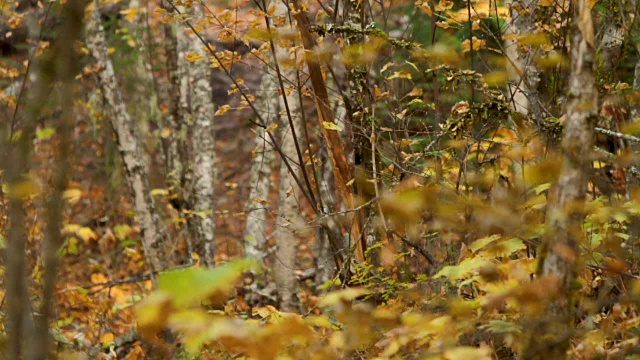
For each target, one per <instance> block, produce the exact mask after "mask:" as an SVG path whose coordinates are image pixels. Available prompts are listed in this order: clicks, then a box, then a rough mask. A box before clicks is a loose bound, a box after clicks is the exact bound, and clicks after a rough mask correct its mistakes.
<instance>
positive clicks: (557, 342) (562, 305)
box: [522, 0, 598, 359]
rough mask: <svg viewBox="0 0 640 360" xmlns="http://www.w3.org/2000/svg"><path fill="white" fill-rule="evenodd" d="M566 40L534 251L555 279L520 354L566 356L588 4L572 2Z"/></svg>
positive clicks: (585, 104)
mask: <svg viewBox="0 0 640 360" xmlns="http://www.w3.org/2000/svg"><path fill="white" fill-rule="evenodd" d="M576 14H577V15H576V18H575V20H574V24H573V34H572V41H571V74H570V77H569V88H568V103H567V106H566V109H565V115H566V120H565V122H564V131H563V137H562V152H563V161H562V170H561V172H560V176H559V178H558V183H557V185H556V187H555V191H554V194H553V197H552V199H551V200H550V201H551V203H550V205H549V206H550V207H549V209H548V210H547V235H546V239H545V243H544V245H543V247H542V249H541V250H540V260H539V264H540V265H539V270H538V276H542V277H546V278H549V279H550V281H551V282H550V283H556V284H557V294H556V296H555V298H554V299H552V300H551V301H550V303H549V305H548V306H547V308H546V311H545V316H544V317H543V318H542V319H540V320H539V322H538V325H537V326H535V327H534V328H533V329H532V330H531V333H530V334H529V335H530V337H529V343H528V345H527V347H526V348H525V351H524V352H523V356H522V358H523V359H561V358H565V357H566V354H565V353H566V351H567V349H568V347H569V339H570V338H571V331H572V326H573V303H572V296H573V292H574V290H573V288H574V286H575V285H574V281H575V279H576V271H577V269H576V265H577V264H576V259H577V258H578V257H579V251H580V249H579V244H580V241H581V239H582V237H583V233H582V221H583V219H584V213H583V207H584V200H585V194H586V188H587V182H588V174H589V167H590V165H591V160H590V159H589V156H586V155H587V154H590V153H591V151H592V150H591V148H592V145H593V142H594V136H593V127H594V125H595V122H596V120H597V116H598V107H597V106H598V91H597V88H596V80H595V74H594V72H595V51H594V43H595V35H594V30H593V22H592V18H591V9H590V8H589V7H588V6H587V1H586V0H579V1H578V2H577V12H576Z"/></svg>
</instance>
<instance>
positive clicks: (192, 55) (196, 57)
mask: <svg viewBox="0 0 640 360" xmlns="http://www.w3.org/2000/svg"><path fill="white" fill-rule="evenodd" d="M184 58H185V59H186V60H187V61H188V62H196V61H201V60H204V56H202V55H201V54H200V53H199V52H197V51H187V53H186V54H185V56H184Z"/></svg>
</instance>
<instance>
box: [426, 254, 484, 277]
mask: <svg viewBox="0 0 640 360" xmlns="http://www.w3.org/2000/svg"><path fill="white" fill-rule="evenodd" d="M489 264H491V260H489V259H487V258H484V257H480V256H476V257H472V258H469V259H465V260H463V261H462V262H461V263H460V264H459V265H455V266H445V267H443V268H442V270H440V271H438V273H437V274H435V275H434V276H433V277H434V278H439V277H441V276H444V277H446V278H447V279H448V280H449V281H453V280H460V279H464V278H466V277H467V276H469V275H470V274H471V273H472V272H473V271H474V270H476V269H480V268H481V267H483V266H487V265H489Z"/></svg>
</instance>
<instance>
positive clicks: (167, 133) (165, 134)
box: [160, 126, 171, 139]
mask: <svg viewBox="0 0 640 360" xmlns="http://www.w3.org/2000/svg"><path fill="white" fill-rule="evenodd" d="M169 136H171V128H169V127H167V126H165V127H163V128H162V130H161V131H160V137H161V138H163V139H166V138H168V137H169Z"/></svg>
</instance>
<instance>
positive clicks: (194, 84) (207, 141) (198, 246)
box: [189, 3, 215, 266]
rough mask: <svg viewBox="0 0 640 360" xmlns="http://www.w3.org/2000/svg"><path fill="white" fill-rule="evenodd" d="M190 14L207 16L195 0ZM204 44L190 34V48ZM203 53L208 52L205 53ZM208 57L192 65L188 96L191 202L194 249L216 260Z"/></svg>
mask: <svg viewBox="0 0 640 360" xmlns="http://www.w3.org/2000/svg"><path fill="white" fill-rule="evenodd" d="M190 14H191V16H193V17H194V18H196V19H201V18H204V12H203V9H202V5H200V4H197V3H194V4H193V5H192V6H191V9H190ZM202 46H203V44H202V42H201V41H200V39H198V37H197V36H195V35H189V51H196V52H200V53H202V50H200V49H201V48H202ZM202 55H203V56H205V57H206V56H207V55H208V54H205V53H203V54H202ZM209 65H210V64H209V62H208V61H197V62H194V63H192V64H190V65H189V85H190V91H189V95H190V96H189V98H190V99H191V115H192V122H193V126H192V128H191V145H192V149H193V165H192V171H193V179H192V186H193V188H192V199H193V200H192V202H193V209H192V210H193V214H192V216H191V217H190V218H189V222H190V227H191V229H192V230H193V238H192V239H191V241H192V244H191V248H192V251H193V252H195V253H196V254H197V255H198V257H199V258H200V261H201V263H202V264H204V265H206V266H211V265H213V263H214V250H215V243H214V230H215V214H214V194H213V184H214V181H215V142H214V135H213V117H214V104H213V101H212V99H211V83H210V67H209Z"/></svg>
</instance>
